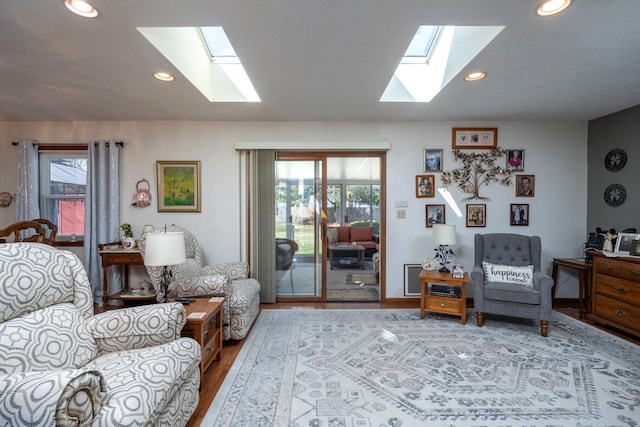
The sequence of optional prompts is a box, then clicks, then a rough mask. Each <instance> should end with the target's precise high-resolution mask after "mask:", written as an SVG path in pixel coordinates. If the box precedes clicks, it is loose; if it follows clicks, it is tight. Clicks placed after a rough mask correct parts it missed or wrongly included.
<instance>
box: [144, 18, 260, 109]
mask: <svg viewBox="0 0 640 427" xmlns="http://www.w3.org/2000/svg"><path fill="white" fill-rule="evenodd" d="M138 31H140V33H141V34H142V35H143V36H144V37H146V39H147V40H148V41H149V42H150V43H151V44H152V45H153V46H155V48H156V49H158V50H159V51H160V52H161V53H162V54H163V55H164V56H165V57H166V58H167V59H168V60H169V61H171V63H172V64H173V65H174V66H175V67H176V68H177V69H178V70H180V72H181V73H182V74H183V75H184V76H185V77H186V78H187V79H188V80H189V81H190V82H191V83H192V84H193V85H194V86H195V87H196V88H198V90H199V91H200V92H201V93H202V94H203V95H204V96H205V97H206V98H207V99H208V100H209V101H210V102H260V97H259V96H258V94H257V92H256V90H255V89H254V87H253V84H252V83H251V80H250V79H249V76H248V75H247V73H246V71H245V70H244V67H243V66H242V64H241V62H240V58H238V56H237V55H236V52H235V50H234V49H233V46H232V45H231V42H230V41H229V39H228V37H227V35H226V34H225V32H224V29H223V28H222V27H145V28H138Z"/></svg>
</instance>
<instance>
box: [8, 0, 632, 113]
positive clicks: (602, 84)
mask: <svg viewBox="0 0 640 427" xmlns="http://www.w3.org/2000/svg"><path fill="white" fill-rule="evenodd" d="M538 2H539V0H262V1H258V0H234V1H232V0H94V1H93V4H94V5H95V6H96V7H97V8H98V9H99V11H100V13H101V15H100V17H99V18H98V19H93V20H91V19H85V18H80V17H78V16H75V15H73V14H71V13H69V12H68V11H67V10H66V8H65V7H64V5H63V3H64V1H63V0H1V1H0V76H1V77H2V84H1V85H0V120H588V119H593V118H597V117H600V116H603V115H606V114H609V113H613V112H616V111H619V110H622V109H625V108H628V107H631V106H634V105H637V104H640V42H639V39H640V37H639V36H638V32H639V31H640V1H639V0H574V4H573V5H572V6H571V7H570V8H569V9H567V10H566V11H564V12H563V13H561V14H560V15H557V16H555V17H551V18H540V17H537V16H536V15H535V13H534V11H535V8H536V6H537V4H538ZM421 24H435V25H437V24H441V25H504V26H506V28H505V30H504V31H502V33H500V34H499V35H498V36H497V37H496V39H495V40H494V41H493V42H492V43H491V44H490V45H489V46H488V47H487V48H485V49H484V50H483V51H482V52H481V53H480V54H479V55H478V56H477V57H476V58H475V59H474V60H473V61H472V62H471V64H469V66H468V67H466V68H465V69H464V70H463V72H462V73H460V75H459V76H456V77H455V78H454V79H453V80H452V81H451V82H450V83H449V84H448V85H447V86H446V87H445V88H444V90H443V91H442V92H441V93H440V94H439V95H438V96H436V98H435V99H434V100H433V101H431V102H430V103H419V104H404V103H379V102H378V99H379V98H380V95H381V94H382V92H383V91H384V89H385V88H386V85H387V83H388V81H389V79H390V78H391V76H392V74H393V72H394V71H395V68H396V66H397V64H398V62H399V60H400V58H401V56H402V54H403V53H404V50H405V49H406V47H407V45H408V43H409V41H410V40H411V38H412V36H413V34H414V33H415V31H416V29H417V27H418V26H419V25H421ZM206 25H222V26H223V27H224V28H225V31H226V33H227V35H228V36H229V39H230V40H231V42H232V44H233V46H234V48H235V50H236V52H237V53H238V55H239V56H240V58H241V60H242V63H243V65H244V67H245V69H246V70H247V73H248V74H249V77H250V78H251V80H252V81H253V84H254V87H255V88H256V90H257V92H258V94H259V96H260V97H261V99H262V103H210V102H208V101H207V100H206V99H205V98H204V96H203V95H201V93H200V92H199V91H198V90H197V89H196V88H195V87H193V86H192V85H191V84H190V83H189V82H188V81H186V80H185V79H184V78H183V77H182V76H181V75H180V74H179V72H178V71H177V70H176V69H175V68H173V67H172V66H171V65H170V64H169V63H168V61H167V60H166V59H165V57H164V56H162V55H161V54H160V53H159V52H158V51H157V50H156V49H155V48H153V47H152V46H151V44H150V43H149V42H148V41H147V40H146V39H145V38H144V37H143V36H142V35H141V34H140V33H139V32H138V31H137V30H136V27H154V26H206ZM158 69H165V70H166V69H168V70H170V71H172V72H174V73H175V74H176V75H177V78H176V80H175V81H174V82H173V83H170V84H166V83H162V82H159V81H157V80H155V79H153V78H152V76H151V75H152V73H153V72H154V71H156V70H158ZM474 69H484V70H486V71H487V72H488V77H487V78H486V79H485V80H483V81H481V82H479V83H475V84H470V83H467V82H465V81H464V80H463V78H462V75H463V74H464V72H466V71H471V70H474Z"/></svg>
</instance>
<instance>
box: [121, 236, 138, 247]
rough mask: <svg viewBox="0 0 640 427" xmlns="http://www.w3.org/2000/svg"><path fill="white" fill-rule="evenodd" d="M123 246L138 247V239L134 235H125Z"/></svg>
mask: <svg viewBox="0 0 640 427" xmlns="http://www.w3.org/2000/svg"><path fill="white" fill-rule="evenodd" d="M122 247H123V248H125V249H133V248H135V247H136V239H134V238H133V237H125V238H124V239H123V240H122Z"/></svg>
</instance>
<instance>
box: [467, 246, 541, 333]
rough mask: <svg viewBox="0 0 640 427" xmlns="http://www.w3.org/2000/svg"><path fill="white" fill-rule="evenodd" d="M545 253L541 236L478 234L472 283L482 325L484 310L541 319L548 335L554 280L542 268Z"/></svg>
mask: <svg viewBox="0 0 640 427" xmlns="http://www.w3.org/2000/svg"><path fill="white" fill-rule="evenodd" d="M541 252H542V244H541V243H540V237H538V236H532V237H529V236H523V235H520V234H508V233H494V234H476V235H475V265H474V267H473V270H472V272H471V282H472V283H473V306H474V309H475V311H476V317H477V321H478V326H482V325H483V324H484V313H493V314H500V315H504V316H512V317H521V318H525V319H534V320H539V321H540V335H542V336H544V337H546V336H547V332H548V329H549V319H551V310H552V298H551V288H552V287H553V279H552V278H551V277H550V276H549V275H547V274H545V273H543V272H542V271H541V270H540V255H541Z"/></svg>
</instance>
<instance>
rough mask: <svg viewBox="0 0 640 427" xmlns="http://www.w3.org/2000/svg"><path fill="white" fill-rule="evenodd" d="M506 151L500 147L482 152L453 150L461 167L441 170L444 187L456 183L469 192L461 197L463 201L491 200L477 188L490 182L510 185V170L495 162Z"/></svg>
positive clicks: (502, 161) (502, 162)
mask: <svg viewBox="0 0 640 427" xmlns="http://www.w3.org/2000/svg"><path fill="white" fill-rule="evenodd" d="M506 153H507V150H505V149H503V148H500V147H496V148H493V149H491V151H484V152H482V153H476V152H467V151H461V150H453V157H454V158H455V160H456V161H461V162H462V167H461V168H460V169H454V170H451V171H446V172H443V173H442V185H443V186H444V187H449V186H450V185H457V186H458V188H460V189H461V190H462V191H464V192H465V193H467V194H471V196H469V197H465V198H464V199H462V201H463V202H467V201H469V200H491V199H490V198H489V197H482V196H480V194H479V189H480V187H481V186H482V185H489V184H490V183H492V182H499V183H500V184H502V185H507V186H508V185H511V171H509V170H507V168H505V167H504V166H498V164H497V161H498V159H501V158H502V157H503V156H504V155H505V154H506ZM500 163H501V164H502V165H504V160H501V162H500Z"/></svg>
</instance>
